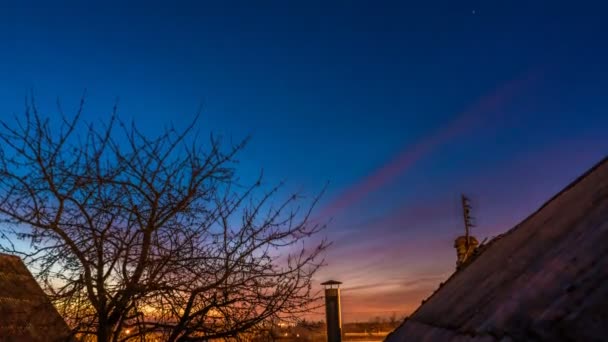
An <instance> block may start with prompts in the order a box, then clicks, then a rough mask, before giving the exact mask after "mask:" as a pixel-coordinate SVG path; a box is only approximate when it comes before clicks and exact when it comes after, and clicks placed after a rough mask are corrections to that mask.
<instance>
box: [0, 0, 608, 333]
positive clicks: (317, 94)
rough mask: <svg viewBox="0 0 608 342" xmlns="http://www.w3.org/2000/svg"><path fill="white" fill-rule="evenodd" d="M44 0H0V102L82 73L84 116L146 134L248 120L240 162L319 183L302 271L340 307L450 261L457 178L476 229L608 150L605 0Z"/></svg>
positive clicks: (491, 226)
mask: <svg viewBox="0 0 608 342" xmlns="http://www.w3.org/2000/svg"><path fill="white" fill-rule="evenodd" d="M49 3H50V2H49ZM52 3H53V5H49V4H47V5H42V4H35V3H33V2H30V1H8V3H7V2H6V1H3V2H2V3H1V4H0V118H1V119H2V120H9V121H10V120H11V118H12V116H13V115H19V114H21V113H23V111H24V103H25V98H26V96H27V95H28V94H30V92H33V93H34V94H35V97H36V100H37V103H38V105H39V107H40V110H41V112H43V113H44V114H46V115H50V116H52V115H56V113H57V112H56V110H55V108H56V106H55V102H56V99H57V98H59V99H60V100H61V102H62V103H63V107H64V109H65V111H66V112H68V113H69V112H74V110H75V108H76V107H77V104H78V99H79V98H80V97H81V95H82V94H83V92H84V90H85V89H86V93H87V105H86V113H85V114H86V115H85V119H87V120H96V119H97V118H104V117H107V116H108V115H109V113H110V111H111V109H112V106H113V105H114V103H115V102H116V101H117V99H118V103H119V113H120V115H121V116H122V117H123V118H126V119H129V120H130V119H133V120H135V121H136V122H137V123H138V124H139V125H140V126H141V127H143V129H144V131H145V132H147V133H149V134H155V133H158V132H160V129H161V128H162V127H163V126H166V125H169V124H171V123H174V124H175V125H176V126H178V127H179V126H180V125H182V126H183V125H185V124H186V123H187V122H189V120H191V119H192V118H193V116H194V115H195V113H196V112H197V110H198V109H199V108H202V116H201V119H200V121H199V127H198V128H199V129H200V130H201V131H202V132H207V131H214V132H216V133H218V134H222V135H224V136H226V137H232V138H233V139H235V140H238V139H240V138H244V137H245V136H247V135H251V136H252V141H251V143H250V144H249V146H248V147H247V149H246V150H245V151H244V152H243V153H242V154H241V156H240V158H239V159H240V162H241V163H240V168H239V174H240V176H241V178H242V179H243V181H247V180H250V179H253V178H255V177H256V176H257V175H258V173H259V171H260V169H262V168H263V169H264V175H265V180H266V184H269V185H271V184H275V183H277V182H280V181H282V180H285V181H286V183H287V188H286V189H285V192H287V191H292V190H301V191H303V192H305V193H307V194H309V195H310V197H312V196H313V195H314V194H315V193H317V192H319V191H320V190H321V189H322V188H323V186H324V185H325V184H326V183H327V182H329V186H328V190H327V192H326V194H325V195H324V197H323V199H322V201H321V203H320V207H319V208H318V210H317V212H316V215H317V218H321V219H325V220H327V219H329V218H331V222H330V224H329V227H328V228H327V230H326V231H325V232H324V234H325V235H327V237H328V238H329V239H330V240H333V241H334V244H333V246H332V247H331V249H330V250H329V252H328V254H327V256H326V261H327V264H328V266H327V267H326V268H324V269H323V271H322V272H321V273H320V274H319V276H318V280H319V282H321V281H323V280H327V279H329V278H335V279H337V280H341V281H343V282H344V285H343V288H344V292H343V311H344V318H345V320H346V321H352V320H363V319H368V318H370V317H375V316H388V315H391V314H392V313H396V314H397V315H402V314H405V313H409V312H411V311H412V310H413V309H414V308H416V307H417V306H418V305H419V304H420V301H421V300H422V299H423V298H425V297H426V296H427V295H428V294H429V293H430V292H431V291H432V290H434V289H435V288H436V287H437V286H438V284H439V282H440V281H443V280H445V279H446V278H447V276H449V274H450V273H451V272H453V270H454V266H455V262H456V252H455V250H454V248H453V247H452V246H453V240H454V238H455V237H456V236H458V235H459V234H460V233H461V231H462V230H463V228H462V218H461V216H460V211H459V204H460V203H459V196H460V194H461V193H463V192H464V193H466V194H468V195H469V196H470V197H471V199H472V201H473V206H474V216H475V217H476V221H477V225H478V227H476V228H475V229H474V231H473V234H474V235H476V236H477V237H478V239H479V240H480V241H481V240H483V238H485V237H489V238H491V237H492V236H495V235H497V234H500V233H502V232H504V231H506V230H507V229H509V228H511V227H512V226H513V225H514V224H516V223H517V222H519V221H520V220H521V219H523V218H525V217H526V216H527V215H528V214H530V213H531V212H532V211H534V210H535V209H536V208H537V207H538V206H540V205H541V204H542V203H543V202H544V201H545V200H547V199H548V198H549V197H551V196H552V195H553V194H554V193H555V192H557V191H559V190H560V189H561V188H562V187H564V186H565V185H566V184H567V183H568V182H570V181H572V180H573V179H574V178H575V177H576V176H577V175H579V174H581V173H582V172H584V171H585V170H586V169H587V168H589V167H591V166H592V165H593V164H594V163H595V162H597V161H599V160H600V159H601V158H602V157H603V156H605V155H606V154H607V153H608V134H607V132H608V63H607V62H606V61H608V43H607V37H608V20H606V18H607V17H608V4H606V5H602V1H597V2H593V3H592V2H585V1H561V2H560V1H556V0H551V1H549V0H547V1H506V0H505V1H498V0H492V1H453V0H449V1H395V2H392V1H369V2H360V1H320V2H315V1H244V2H232V1H215V2H205V1H199V2H191V3H188V2H171V4H169V2H166V3H165V4H161V3H156V2H151V1H146V2H141V3H134V2H130V3H129V4H125V3H127V2H126V1H124V2H116V3H113V4H112V3H110V2H104V5H103V6H100V5H88V4H87V5H86V6H85V5H84V4H85V3H88V2H74V3H71V4H69V5H68V4H65V5H61V4H60V3H61V1H58V2H52ZM414 3H424V5H415V4H414Z"/></svg>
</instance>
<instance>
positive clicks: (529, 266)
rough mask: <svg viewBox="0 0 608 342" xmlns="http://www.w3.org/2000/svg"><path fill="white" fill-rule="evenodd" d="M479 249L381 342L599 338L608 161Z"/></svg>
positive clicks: (604, 314) (605, 321)
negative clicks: (472, 257)
mask: <svg viewBox="0 0 608 342" xmlns="http://www.w3.org/2000/svg"><path fill="white" fill-rule="evenodd" d="M480 251H481V252H480V253H478V255H477V256H476V257H475V258H474V259H473V260H472V261H470V262H468V263H467V264H466V265H465V267H463V268H462V269H461V270H460V271H458V272H456V273H454V274H453V275H452V276H451V277H450V278H449V279H448V280H447V281H446V282H445V284H443V285H442V286H440V288H439V289H438V290H437V291H436V292H435V293H434V294H433V295H431V297H430V298H428V299H427V300H426V301H425V302H424V303H423V304H422V305H421V306H420V307H419V308H418V310H416V312H414V313H413V314H412V315H411V316H410V317H409V318H408V319H406V320H405V321H404V322H403V324H402V325H401V326H400V327H398V328H397V329H396V330H395V331H393V332H392V333H391V334H390V335H389V336H388V337H387V339H386V341H387V342H397V341H417V342H418V341H605V340H606V336H608V158H607V159H604V160H603V161H602V162H600V163H599V164H597V165H596V166H595V167H593V168H592V169H591V170H589V171H588V172H587V173H585V174H584V175H583V176H581V177H580V178H579V179H577V180H576V181H575V182H573V183H572V184H570V185H569V186H568V187H566V188H565V189H564V190H562V191H561V192H560V193H558V194H557V195H556V196H555V197H553V198H552V199H551V200H549V201H548V202H547V203H545V204H544V205H543V206H542V207H541V208H540V209H539V210H538V211H536V212H535V213H533V214H532V215H531V216H529V217H528V218H527V219H525V220H524V221H523V222H521V223H520V224H518V225H517V226H515V227H514V228H513V229H511V230H510V231H509V232H507V233H506V234H503V235H502V236H500V237H499V238H497V239H494V240H492V241H491V242H490V243H488V244H487V245H486V246H485V247H483V248H482V249H481V250H480Z"/></svg>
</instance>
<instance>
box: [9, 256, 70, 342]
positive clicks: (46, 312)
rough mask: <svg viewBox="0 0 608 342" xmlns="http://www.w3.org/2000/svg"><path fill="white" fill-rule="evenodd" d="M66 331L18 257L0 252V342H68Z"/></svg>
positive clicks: (63, 323) (51, 305) (68, 336)
mask: <svg viewBox="0 0 608 342" xmlns="http://www.w3.org/2000/svg"><path fill="white" fill-rule="evenodd" d="M69 338H70V330H69V328H68V326H67V324H66V323H65V321H64V320H63V318H61V316H60V315H59V313H58V312H57V310H56V309H55V307H54V306H53V304H51V302H50V301H49V299H48V298H47V297H46V295H45V294H44V292H43V291H42V289H41V288H40V285H38V283H37V282H36V280H35V279H34V277H33V276H32V274H31V273H30V272H29V271H28V269H27V267H25V264H24V263H23V261H21V259H20V258H18V257H16V256H13V255H8V254H1V253H0V341H1V342H43V341H44V342H59V341H68V340H69Z"/></svg>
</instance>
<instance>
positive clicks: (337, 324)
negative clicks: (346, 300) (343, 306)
mask: <svg viewBox="0 0 608 342" xmlns="http://www.w3.org/2000/svg"><path fill="white" fill-rule="evenodd" d="M340 284H342V283H341V282H339V281H335V280H329V281H326V282H324V283H321V285H323V286H325V322H326V323H327V342H342V312H341V311H340Z"/></svg>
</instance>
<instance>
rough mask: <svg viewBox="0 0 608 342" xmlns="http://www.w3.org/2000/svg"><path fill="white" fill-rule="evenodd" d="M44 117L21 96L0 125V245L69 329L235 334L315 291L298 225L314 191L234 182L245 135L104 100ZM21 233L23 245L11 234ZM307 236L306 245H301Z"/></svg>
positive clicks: (314, 226)
mask: <svg viewBox="0 0 608 342" xmlns="http://www.w3.org/2000/svg"><path fill="white" fill-rule="evenodd" d="M83 106H84V101H81V103H80V106H79V110H78V113H77V114H76V115H75V116H74V117H73V118H71V119H68V118H67V117H66V116H65V115H63V113H62V112H61V109H60V108H59V111H60V114H61V121H59V122H51V121H50V120H49V119H43V118H42V117H41V115H40V114H39V113H38V111H37V109H36V106H35V104H34V103H33V101H30V102H29V105H28V108H27V110H26V113H25V116H24V117H23V118H16V120H15V122H10V123H7V122H3V123H2V131H1V132H0V140H1V142H2V144H1V145H2V146H0V215H1V216H2V219H3V221H4V223H5V224H4V228H3V231H2V237H3V241H4V243H3V244H2V249H3V250H4V251H8V252H10V253H13V254H18V255H20V256H22V257H23V258H24V260H25V261H26V262H27V263H28V266H29V267H30V269H32V270H33V272H34V273H35V275H36V276H37V277H38V279H39V280H40V281H41V282H42V284H43V285H44V287H45V290H46V291H47V293H49V294H50V296H51V298H52V300H53V302H54V304H55V305H56V306H57V307H58V308H59V310H60V312H61V313H62V315H63V316H64V317H65V318H66V320H67V321H68V323H69V324H70V325H71V326H72V327H73V328H74V331H75V332H77V333H78V334H80V336H84V337H87V336H90V337H95V338H96V339H97V340H98V341H128V340H140V339H141V338H142V337H143V336H156V337H158V338H159V339H161V340H163V341H204V340H209V339H212V338H228V337H238V336H240V334H242V333H243V332H250V331H253V330H255V329H256V328H257V327H260V326H263V325H264V322H268V321H270V320H272V319H291V318H294V317H296V316H297V315H298V314H300V313H302V312H304V311H307V310H308V309H309V307H310V305H311V304H314V303H316V302H315V300H316V298H317V293H313V292H312V290H311V279H312V276H313V274H314V273H315V272H316V271H317V270H318V268H319V267H320V265H321V263H322V260H320V259H321V254H322V252H323V251H324V249H325V248H326V247H327V245H328V244H327V243H326V242H325V241H324V240H322V241H320V242H313V241H312V240H310V239H309V237H311V236H312V235H313V234H315V233H317V232H318V231H319V230H320V229H322V228H323V226H322V225H321V224H318V223H311V220H309V217H310V214H311V210H312V209H313V207H314V205H315V203H316V202H317V200H318V197H315V198H314V199H313V200H312V201H311V203H310V205H307V206H304V207H301V206H299V205H298V203H300V202H301V199H302V198H301V197H300V196H299V195H293V196H291V197H289V198H287V199H286V200H282V201H279V202H278V203H275V202H274V201H275V200H274V199H275V198H276V197H277V196H278V190H279V189H280V185H279V186H277V187H274V188H272V189H270V191H267V192H263V189H262V182H261V176H260V178H259V179H258V180H257V181H256V182H254V184H252V185H251V186H243V185H242V184H240V183H239V179H238V178H237V176H236V172H235V166H236V162H237V160H236V155H237V153H238V152H240V151H241V150H242V149H243V147H244V146H245V144H246V140H245V141H242V142H240V143H237V144H230V145H229V146H228V147H227V148H224V147H223V144H222V143H221V139H218V138H214V137H213V136H212V137H211V138H210V139H209V142H208V143H205V144H201V143H200V141H199V139H198V138H197V135H196V134H195V133H194V132H193V127H194V124H195V122H196V119H195V120H194V121H193V122H192V123H191V124H190V125H189V126H188V127H187V128H186V129H185V130H183V131H177V130H175V129H173V128H168V129H165V130H164V132H163V133H162V134H161V135H159V136H156V137H149V136H146V135H144V134H143V133H142V132H141V131H140V130H138V129H137V127H136V125H135V124H130V125H127V124H125V123H124V122H123V121H121V120H120V119H119V118H118V117H117V115H116V108H114V110H113V112H112V115H111V116H109V118H108V120H107V121H105V122H102V123H96V124H93V123H84V122H83V120H82V119H81V113H82V110H83ZM15 238H17V239H22V240H26V241H28V242H29V247H28V246H26V245H25V247H23V246H24V244H23V242H21V243H17V242H16V241H15ZM305 247H309V248H305Z"/></svg>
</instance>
